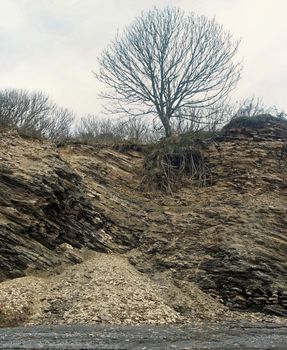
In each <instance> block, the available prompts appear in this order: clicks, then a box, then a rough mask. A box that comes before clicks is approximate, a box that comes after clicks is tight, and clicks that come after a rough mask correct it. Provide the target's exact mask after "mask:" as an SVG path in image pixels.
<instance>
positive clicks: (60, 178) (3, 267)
mask: <svg viewBox="0 0 287 350" xmlns="http://www.w3.org/2000/svg"><path fill="white" fill-rule="evenodd" d="M103 227H104V219H103V217H102V216H101V214H100V213H98V212H95V210H94V208H93V207H92V205H91V203H90V200H89V198H88V197H87V195H86V193H85V189H84V186H83V182H82V180H81V178H80V176H79V175H77V174H76V173H75V172H74V170H73V169H72V168H71V167H70V166H69V164H67V163H66V162H65V161H64V160H63V159H61V157H60V156H59V153H58V152H57V150H56V147H55V146H53V145H52V144H49V143H44V142H41V141H36V140H24V139H22V138H20V137H19V136H18V135H17V134H15V133H11V132H10V133H8V134H7V133H4V132H2V133H0V255H1V259H0V281H1V280H4V279H6V278H11V277H19V276H23V275H24V274H25V272H24V271H25V270H26V269H28V268H30V269H34V268H40V269H46V268H48V267H52V266H54V265H58V264H60V263H62V262H63V261H70V262H74V263H75V262H78V260H79V258H78V257H77V256H76V255H75V254H73V253H72V252H71V251H68V250H66V249H63V248H64V247H63V246H62V248H61V245H62V244H64V243H67V244H70V245H72V246H74V247H78V248H80V247H88V248H91V249H97V250H101V251H108V250H109V247H108V239H107V238H108V237H106V235H105V234H103V232H104V231H103V230H102V228H103Z"/></svg>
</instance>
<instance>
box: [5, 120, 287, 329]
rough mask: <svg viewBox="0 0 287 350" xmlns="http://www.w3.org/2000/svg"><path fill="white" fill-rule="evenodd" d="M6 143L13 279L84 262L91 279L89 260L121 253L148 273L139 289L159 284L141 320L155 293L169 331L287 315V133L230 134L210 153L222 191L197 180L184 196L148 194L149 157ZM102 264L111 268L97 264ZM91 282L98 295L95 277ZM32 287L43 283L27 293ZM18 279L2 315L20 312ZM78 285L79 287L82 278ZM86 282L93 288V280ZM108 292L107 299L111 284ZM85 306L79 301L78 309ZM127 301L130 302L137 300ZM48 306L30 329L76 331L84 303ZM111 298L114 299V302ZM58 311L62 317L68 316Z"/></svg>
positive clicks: (273, 127) (246, 130) (244, 130)
mask: <svg viewBox="0 0 287 350" xmlns="http://www.w3.org/2000/svg"><path fill="white" fill-rule="evenodd" d="M0 142H1V149H0V152H1V155H0V158H1V163H0V178H1V182H0V193H1V196H0V243H1V245H0V254H1V261H0V264H1V265H0V266H1V278H2V280H4V279H7V278H12V277H18V276H24V275H26V274H27V275H31V276H35V273H36V272H35V269H37V270H40V271H43V270H47V269H48V270H49V278H53V277H51V274H52V276H53V271H54V272H55V271H57V273H58V274H63V273H65V271H66V270H65V269H70V267H66V268H65V267H63V266H66V265H63V263H65V264H70V263H71V262H72V263H73V264H75V263H76V264H79V265H75V267H74V268H77V266H79V271H80V269H81V268H82V266H83V264H85V262H86V261H87V259H88V258H87V254H88V252H89V251H90V250H96V251H101V252H105V253H113V254H112V255H111V257H112V256H114V254H121V257H120V259H125V261H127V262H129V263H130V264H132V265H134V267H135V268H136V269H137V271H139V275H138V278H139V279H140V278H141V277H140V276H143V277H144V278H149V279H150V281H151V285H152V286H153V287H152V288H155V289H153V292H151V289H147V290H145V287H144V285H145V284H146V283H144V284H139V285H141V291H142V292H141V293H140V295H141V300H140V301H138V303H139V304H137V305H138V310H140V309H141V307H142V308H144V307H145V306H144V305H146V304H145V303H146V302H147V300H148V298H149V295H151V294H152V295H154V294H153V293H155V294H156V293H159V294H160V296H161V300H160V303H163V304H164V305H166V307H168V308H170V309H168V310H173V311H172V312H171V311H169V312H170V318H169V317H163V318H162V320H163V322H176V321H177V322H183V321H184V320H185V321H187V320H194V319H199V318H203V319H204V318H209V319H222V318H226V317H229V318H236V317H247V318H248V317H249V318H250V317H251V318H252V314H250V313H249V314H242V313H237V312H234V311H230V310H238V309H239V310H248V311H252V312H256V313H258V312H260V313H261V314H256V315H257V316H256V317H259V318H260V317H261V318H262V319H263V318H266V317H267V316H266V314H272V315H279V316H284V317H285V316H286V315H287V278H286V277H287V262H286V253H287V219H286V211H287V207H286V195H287V155H286V147H287V146H286V145H287V128H286V124H285V123H283V122H282V123H281V121H279V120H278V121H276V122H274V121H273V120H272V119H271V120H266V121H265V122H264V123H263V125H261V126H260V127H259V128H258V126H254V125H250V124H245V125H233V126H232V125H230V127H229V128H228V129H226V130H225V134H223V135H221V136H220V137H218V138H216V139H215V140H213V141H212V142H207V143H204V144H202V150H201V152H202V154H203V156H204V159H205V162H206V164H207V166H208V168H209V171H210V177H211V181H210V185H209V186H207V187H198V186H197V185H196V183H195V182H194V183H193V182H190V183H188V184H187V185H186V186H185V187H183V188H181V189H180V190H179V191H178V192H176V193H174V194H173V195H171V194H170V195H167V194H163V193H161V192H147V191H142V189H141V188H142V187H141V182H142V166H143V158H144V156H143V153H142V152H141V151H135V150H128V151H127V152H125V153H122V152H120V151H119V150H115V149H113V148H112V147H102V146H101V147H100V146H97V147H96V146H95V147H92V146H85V145H69V146H65V147H61V148H58V149H57V148H56V147H55V146H53V145H51V144H49V143H46V142H40V141H35V140H23V139H22V138H20V137H19V136H17V135H16V134H13V133H12V134H11V133H10V134H7V133H1V140H0ZM72 247H74V249H72ZM101 256H102V257H103V259H106V258H104V257H106V255H97V259H101V258H100V257H101ZM105 261H106V262H107V261H108V260H105ZM81 262H82V263H81ZM61 264H62V265H61ZM107 264H108V263H107ZM55 266H61V267H59V268H58V269H56V268H55ZM125 266H126V265H125ZM74 268H73V269H74ZM73 271H74V270H73ZM99 273H101V272H99ZM103 273H104V272H103ZM74 274H75V273H74ZM85 274H86V275H87V276H88V277H85V278H87V279H88V280H89V283H91V284H92V285H93V281H95V277H93V276H94V275H93V274H92V272H91V273H90V274H89V273H86V272H85ZM128 274H129V273H128V272H127V271H125V270H123V272H122V277H123V281H122V282H121V283H123V284H122V285H121V283H119V284H117V288H122V286H126V284H125V276H127V275H128ZM72 275H73V274H72ZM82 275H83V274H82ZM25 278H32V277H24V278H23V279H21V283H24V284H25ZM37 278H39V277H37ZM40 278H44V279H45V278H47V276H46V275H45V276H44V277H40ZM14 281H16V282H14ZM17 281H19V280H18V279H16V280H12V281H6V282H3V283H2V284H1V285H0V289H1V288H2V291H4V290H5V293H2V299H1V295H0V303H1V305H2V308H3V307H4V306H3V305H4V304H5V303H6V304H7V305H8V304H9V297H8V295H9V290H14V289H15V288H17V287H16V285H17V283H18V284H19V282H17ZM69 281H70V283H73V277H71V276H70V277H69ZM64 282H65V278H64V277H63V283H64ZM15 283H16V284H15ZM77 283H78V284H77ZM77 283H76V284H75V286H77V288H79V285H80V283H79V281H78V282H77ZM82 283H83V288H84V286H85V283H86V282H85V279H84V278H83V280H82ZM95 283H98V282H96V281H95ZM101 283H102V285H101V288H103V289H105V288H106V287H105V281H104V279H103V280H102V282H101ZM109 283H110V282H109ZM49 284H51V282H49ZM156 286H157V287H156ZM13 288H14V289H13ZM117 288H115V291H116V289H117ZM156 288H159V289H156ZM58 290H59V291H60V290H61V288H58ZM156 290H157V291H156ZM39 293H40V292H39ZM40 294H41V293H40ZM52 294H53V293H52ZM59 294H61V293H60V292H59ZM27 295H30V294H29V293H28V294H27ZM65 295H66V294H65ZM66 297H67V295H66ZM27 298H31V296H30V297H28V296H27ZM79 298H80V296H79V295H76V296H75V300H76V301H77V303H78V302H79V303H80V301H78V299H79ZM107 298H108V296H107ZM122 298H124V296H122ZM125 298H126V300H127V303H128V301H129V298H130V300H132V299H134V294H133V293H130V294H129V297H127V296H125ZM42 299H43V298H42ZM44 299H45V298H44ZM44 299H43V300H42V301H39V300H38V299H37V298H36V300H35V296H33V300H32V299H31V300H32V301H31V302H30V304H29V305H34V306H35V310H36V309H37V310H38V311H37V312H36V311H33V312H32V311H31V312H30V313H29V315H28V316H27V317H26V318H25V322H29V320H30V321H31V320H34V321H33V322H35V323H37V322H40V320H42V321H43V320H44V321H43V322H45V321H46V322H48V323H49V322H60V321H59V320H60V318H61V319H63V320H65V319H66V321H67V322H72V321H73V318H72V317H70V316H71V315H72V314H73V312H74V314H75V315H76V314H77V311H76V310H77V309H79V304H73V303H72V304H70V306H69V305H68V306H67V304H65V303H64V301H63V298H61V296H60V295H59V296H58V304H57V305H58V306H57V308H56V311H55V310H54V311H53V308H52V311H51V308H49V305H54V304H55V299H57V298H56V297H55V294H53V297H50V299H49V298H48V299H47V298H46V299H45V300H44ZM110 299H111V300H114V299H113V296H112V292H111V296H110ZM49 300H50V301H49ZM71 300H73V298H72V297H71ZM53 303H54V304H53ZM90 303H91V305H93V306H94V313H95V315H94V317H93V318H92V317H91V318H83V319H84V320H85V322H94V321H95V320H97V321H98V320H99V319H100V320H101V313H100V311H99V310H102V309H101V307H100V305H102V302H101V300H94V299H92V301H90ZM97 303H98V307H95V305H96V306H97ZM156 303H159V301H157V302H156ZM22 304H23V303H22ZM64 304H65V307H66V310H64V311H63V310H61V305H63V308H64ZM36 305H37V307H36ZM73 305H74V306H73ZM75 305H77V307H75ZM112 305H113V304H111V305H110V306H109V307H110V308H109V307H108V306H107V307H106V309H105V314H107V315H108V316H107V317H106V321H107V322H116V323H125V320H129V321H128V322H140V321H137V318H136V316H135V314H133V316H130V315H128V314H126V316H124V317H120V316H118V317H117V316H112V317H111V316H109V315H113V313H112V312H111V308H112V307H115V306H112ZM157 305H158V304H157ZM161 305H162V304H161ZM149 307H150V306H149ZM87 308H88V307H87ZM32 309H33V307H32ZM160 309H161V307H160ZM33 310H34V309H33ZM39 310H40V311H39ZM71 310H74V311H73V312H71ZM97 310H98V311H97ZM150 310H152V308H151V309H150ZM161 310H162V309H161ZM124 311H125V310H122V311H121V312H119V315H120V314H121V315H122V313H123V312H124ZM9 312H10V311H9ZM53 312H54V314H53ZM97 312H98V313H99V314H97ZM101 312H102V311H101ZM165 312H168V311H164V313H165ZM57 313H58V315H62V316H61V317H60V318H59V317H58V318H57V317H56V316H57ZM65 313H66V318H65V317H64V316H63V315H64V314H65ZM139 313H140V311H139ZM35 314H38V318H37V317H36V316H35ZM33 315H34V316H33ZM51 315H52V316H51ZM67 315H69V317H68V316H67ZM150 315H151V314H150ZM242 315H243V316H242ZM258 315H259V316H258ZM260 315H261V316H260ZM104 318H105V317H104ZM75 319H77V322H78V320H79V317H78V318H76V316H75ZM37 320H38V321H37ZM149 320H150V321H152V320H157V321H156V322H158V323H161V322H160V317H159V318H157V317H155V316H154V315H153V316H150V319H149V317H148V316H145V317H143V319H142V322H149Z"/></svg>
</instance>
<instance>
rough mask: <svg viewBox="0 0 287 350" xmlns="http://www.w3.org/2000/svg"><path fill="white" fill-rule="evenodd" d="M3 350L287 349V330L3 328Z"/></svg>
mask: <svg viewBox="0 0 287 350" xmlns="http://www.w3.org/2000/svg"><path fill="white" fill-rule="evenodd" d="M0 349H6V350H8V349H14V350H15V349H33V350H39V349H47V350H49V349H53V350H54V349H62V350H65V349H77V350H80V349H81V350H91V349H93V350H173V349H178V350H179V349H180V350H190V349H192V350H199V349H218V350H219V349H220V350H231V349H245V350H247V349H248V350H251V349H253V350H254V349H264V350H267V349H273V350H274V349H275V350H279V349H280V350H283V349H284V350H287V327H286V326H285V327H283V326H281V327H280V326H275V325H271V324H270V325H266V324H264V325H262V324H258V325H254V324H253V325H242V324H241V325H239V324H222V325H210V324H209V325H205V326H109V325H94V326H87V325H73V326H38V327H16V328H2V329H0Z"/></svg>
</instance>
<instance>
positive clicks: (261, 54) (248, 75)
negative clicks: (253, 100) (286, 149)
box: [0, 0, 287, 115]
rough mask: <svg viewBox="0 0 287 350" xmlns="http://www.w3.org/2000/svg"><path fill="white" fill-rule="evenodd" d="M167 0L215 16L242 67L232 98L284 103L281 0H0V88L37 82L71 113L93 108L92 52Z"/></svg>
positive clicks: (285, 38)
mask: <svg viewBox="0 0 287 350" xmlns="http://www.w3.org/2000/svg"><path fill="white" fill-rule="evenodd" d="M164 5H175V6H178V7H180V8H181V9H183V10H185V11H186V12H189V11H193V12H195V13H197V14H204V15H206V16H208V17H210V18H212V17H216V19H217V21H218V22H219V23H221V24H222V25H223V26H224V28H225V29H226V30H229V31H231V32H232V33H233V34H234V36H235V38H241V39H242V42H241V45H240V48H239V53H238V58H239V59H240V58H243V60H244V61H243V62H244V70H243V74H242V79H241V81H240V83H239V84H238V87H237V89H236V90H235V91H234V92H233V96H234V99H236V98H243V97H250V96H252V95H253V94H255V95H256V96H259V97H262V98H263V100H264V102H265V103H266V104H268V105H277V106H278V107H279V108H282V109H286V110H287V91H286V82H287V20H286V14H287V1H286V0H103V1H102V0H0V88H1V89H3V88H25V89H29V90H42V91H44V92H45V93H47V94H49V95H50V96H51V97H52V98H53V99H54V100H55V101H56V102H57V103H58V104H59V105H61V106H64V107H68V108H70V109H73V110H74V111H75V112H76V113H77V114H79V115H83V114H87V113H93V114H101V111H102V108H101V105H102V102H101V101H100V100H99V99H98V97H97V93H98V92H99V84H98V82H97V81H96V79H95V78H94V76H93V74H92V70H96V69H97V56H98V55H99V54H100V53H101V51H102V50H103V49H104V48H105V47H106V46H107V45H108V43H109V42H110V41H111V40H112V39H113V38H114V36H115V34H116V33H117V30H121V29H123V28H124V27H125V26H127V25H128V24H129V23H131V21H132V20H133V18H134V17H135V16H137V15H138V14H139V13H140V12H141V11H142V10H144V9H148V8H151V7H153V6H158V7H161V6H164Z"/></svg>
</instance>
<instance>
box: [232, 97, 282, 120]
mask: <svg viewBox="0 0 287 350" xmlns="http://www.w3.org/2000/svg"><path fill="white" fill-rule="evenodd" d="M230 108H231V110H232V116H233V118H236V117H255V116H257V115H260V114H271V115H273V116H274V117H278V118H285V117H286V116H287V115H286V112H285V111H284V110H280V109H278V108H277V107H276V106H267V105H266V104H265V103H264V102H263V100H262V99H261V98H259V97H256V96H254V95H253V96H252V97H251V98H245V99H243V100H241V101H238V102H236V103H235V104H234V105H233V106H230Z"/></svg>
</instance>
